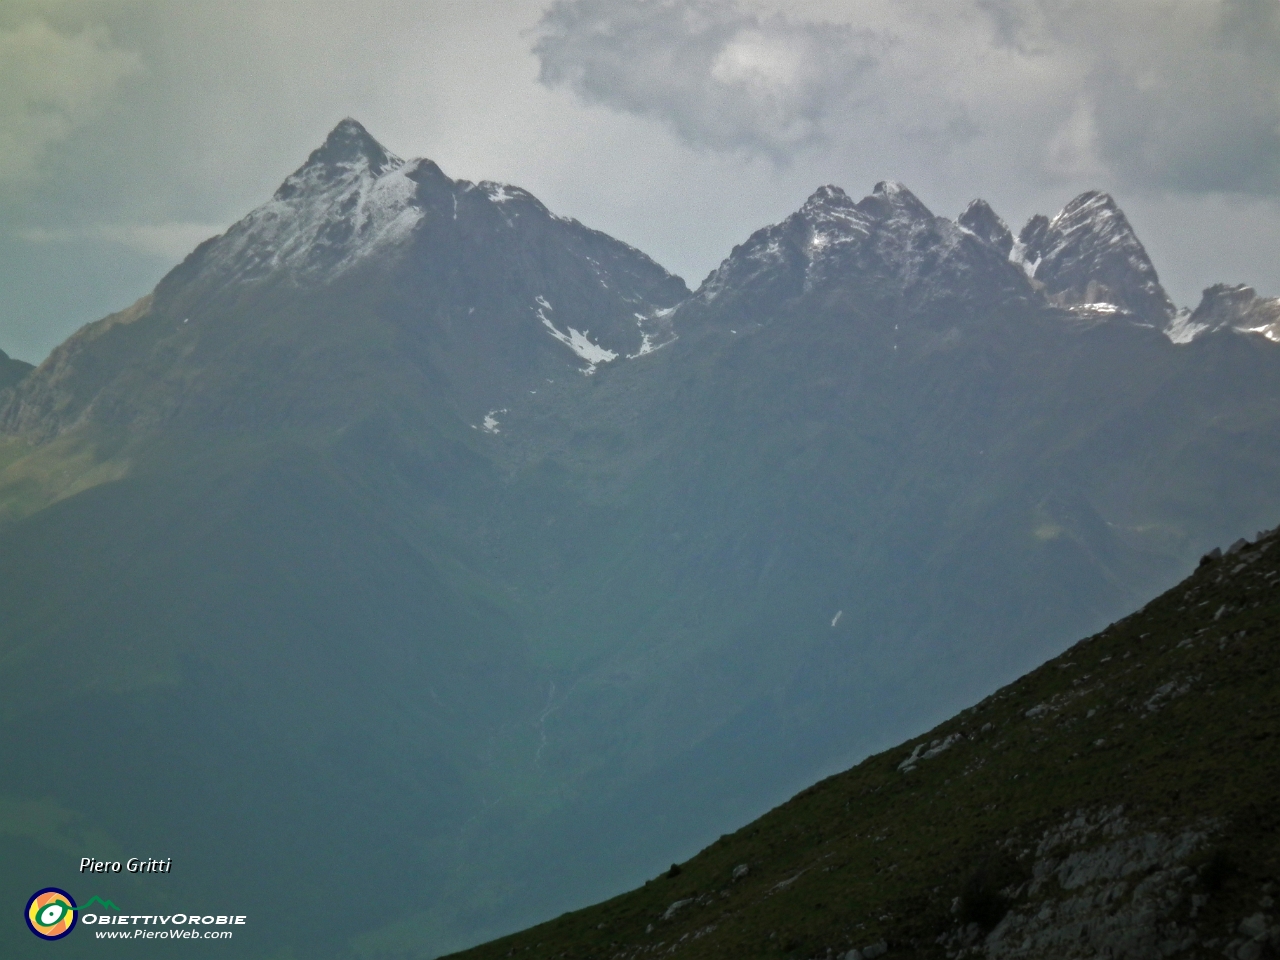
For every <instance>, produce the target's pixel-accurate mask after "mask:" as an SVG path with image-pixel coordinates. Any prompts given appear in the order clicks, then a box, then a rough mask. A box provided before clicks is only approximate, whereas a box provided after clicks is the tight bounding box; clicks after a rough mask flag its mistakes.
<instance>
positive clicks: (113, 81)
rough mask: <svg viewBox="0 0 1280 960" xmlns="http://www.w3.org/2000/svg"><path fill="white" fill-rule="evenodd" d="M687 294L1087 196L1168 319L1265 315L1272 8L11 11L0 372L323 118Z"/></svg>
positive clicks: (639, 2)
mask: <svg viewBox="0 0 1280 960" xmlns="http://www.w3.org/2000/svg"><path fill="white" fill-rule="evenodd" d="M348 115H350V116H353V117H355V118H357V119H358V120H360V121H361V122H362V123H363V124H364V125H365V126H366V127H367V128H368V129H369V131H370V132H371V133H372V134H373V135H374V136H375V137H377V138H378V139H379V140H381V141H382V142H383V143H384V144H385V145H386V146H387V148H388V149H390V150H392V151H394V152H396V153H398V154H400V155H401V156H405V157H411V156H426V157H430V158H432V159H434V160H435V161H436V162H438V163H439V164H440V165H441V167H442V168H443V169H444V170H445V172H446V173H448V174H449V175H450V176H453V177H457V178H465V179H468V180H482V179H492V180H502V181H506V182H510V183H515V184H519V185H520V186H523V187H525V188H527V189H529V190H531V191H532V192H533V193H534V194H536V195H537V196H539V197H540V198H541V199H542V200H543V201H544V202H545V203H546V204H547V205H548V206H549V207H551V209H553V210H554V211H556V212H558V213H562V214H566V215H569V216H574V217H577V218H578V219H579V220H582V221H583V222H584V223H586V224H588V225H590V226H594V227H598V228H600V229H602V230H605V231H607V232H609V233H611V234H613V235H615V236H617V237H619V238H621V239H623V240H626V241H627V242H629V243H632V244H634V245H635V246H638V247H640V248H641V249H642V250H644V251H645V252H647V253H649V254H650V255H651V256H653V257H654V258H655V259H657V260H658V261H660V262H661V263H663V264H664V265H665V266H666V267H668V269H671V270H673V271H675V272H676V273H679V274H681V275H682V276H684V277H685V279H686V280H687V281H688V282H689V283H690V285H691V286H696V285H697V284H698V282H699V281H700V280H701V279H702V277H703V276H705V274H706V273H707V272H708V271H709V270H710V269H711V268H712V267H714V266H715V265H716V264H717V263H718V262H719V261H720V260H721V259H722V258H723V257H724V256H725V255H727V254H728V252H729V250H730V248H731V247H732V246H733V245H734V244H735V243H739V242H741V241H742V240H743V239H745V238H746V236H747V235H748V234H749V233H750V232H751V231H752V230H754V229H756V228H757V227H760V226H763V225H764V224H766V223H770V222H773V221H776V220H778V219H781V218H782V217H784V216H786V215H787V214H788V213H790V212H791V211H792V210H794V209H795V208H796V207H798V206H799V205H800V204H801V203H802V202H803V201H804V199H805V197H806V196H808V194H809V193H811V192H812V191H813V189H814V188H815V187H817V186H819V185H821V184H824V183H835V184H838V185H840V186H842V187H844V188H845V189H846V190H847V191H848V192H849V193H851V194H853V195H855V196H860V195H862V194H864V193H866V192H868V191H869V190H870V189H871V187H872V185H873V184H874V183H875V182H876V181H877V180H882V179H897V180H902V181H903V182H905V183H906V184H907V185H908V186H910V187H911V188H912V189H913V190H914V191H915V192H916V193H917V194H918V195H919V196H920V197H921V199H922V200H923V201H924V202H925V203H926V204H927V205H928V206H929V207H930V208H931V209H933V210H934V212H935V213H939V214H943V215H946V216H951V217H954V216H956V215H957V214H958V213H959V212H960V210H961V209H963V207H964V205H965V204H966V203H967V202H968V201H969V200H970V199H972V198H974V197H976V196H982V197H985V198H986V199H988V200H989V201H990V202H991V203H992V204H993V206H994V207H995V208H996V210H997V211H998V212H999V213H1001V214H1002V215H1003V216H1004V217H1005V219H1006V220H1008V221H1009V223H1010V225H1011V226H1012V227H1013V228H1014V230H1015V231H1016V230H1017V229H1018V228H1019V227H1020V226H1021V224H1022V223H1023V222H1024V221H1025V220H1026V218H1027V217H1029V216H1030V215H1031V214H1033V213H1036V212H1044V213H1048V214H1053V213H1054V212H1056V211H1057V210H1058V209H1059V208H1060V207H1061V206H1062V205H1063V204H1064V203H1065V202H1066V201H1067V200H1068V199H1070V198H1071V197H1072V196H1073V195H1075V194H1076V193H1078V192H1080V191H1082V190H1085V189H1089V188H1095V187H1100V188H1103V189H1106V190H1109V191H1111V192H1112V193H1113V194H1114V195H1115V196H1116V198H1117V199H1118V201H1119V202H1120V204H1121V205H1122V206H1123V207H1124V209H1125V210H1126V211H1127V212H1128V214H1129V217H1130V219H1131V221H1132V222H1133V223H1134V225H1135V227H1136V228H1137V230H1138V233H1139V236H1140V237H1141V239H1142V240H1143V241H1144V242H1145V243H1146V245H1147V248H1148V250H1149V251H1150V253H1151V255H1152V257H1153V259H1154V260H1155V263H1156V267H1157V269H1158V270H1159V272H1160V275H1161V278H1162V280H1163V281H1164V283H1165V285H1166V287H1167V288H1168V289H1169V291H1170V293H1171V294H1172V296H1173V298H1174V300H1175V301H1176V302H1178V303H1179V304H1186V305H1191V306H1194V304H1195V302H1196V301H1197V300H1198V298H1199V291H1200V289H1201V288H1202V287H1204V286H1206V285H1208V284H1209V283H1212V282H1216V281H1228V282H1248V283H1251V284H1253V285H1254V286H1256V287H1257V288H1258V289H1259V291H1260V292H1262V293H1264V294H1267V295H1270V296H1276V295H1280V199H1278V198H1280V0H1123V2H1120V3H1117V2H1116V0H1097V2H1095V0H927V2H926V0H859V2H854V0H844V2H836V0H791V2H788V3H776V2H772V0H769V2H764V0H762V2H756V3H748V2H729V0H556V2H549V0H465V2H441V0H420V2H407V0H361V2H358V3H346V2H342V3H340V2H334V0H290V2H270V0H219V2H218V3H215V4H210V3H190V2H187V0H181V2H168V0H4V2H3V4H0V349H3V350H6V351H7V352H9V353H11V354H13V355H15V356H19V357H21V358H23V359H26V360H31V361H33V362H37V361H39V360H41V359H43V357H44V356H45V355H46V354H47V353H48V351H49V350H50V349H51V348H52V347H53V346H55V345H56V344H57V343H58V342H60V341H61V340H62V339H64V338H65V337H66V336H67V335H68V334H69V333H71V332H72V331H73V330H74V329H76V328H77V327H78V326H80V325H81V324H83V323H85V322H87V321H89V320H93V319H96V318H98V317H100V316H102V315H104V314H106V313H108V312H110V311H113V310H117V309H120V308H122V307H124V306H127V305H128V304H129V303H130V302H132V301H133V300H135V299H136V298H137V297H139V296H141V295H142V294H144V293H146V292H147V291H148V290H149V289H150V288H151V287H152V286H153V285H154V284H155V282H156V281H157V280H158V279H159V278H160V277H161V276H162V275H163V274H164V273H165V271H166V270H167V269H169V268H170V267H171V266H173V265H174V264H175V263H177V262H178V261H179V260H180V259H181V258H182V256H183V255H184V254H185V253H186V252H187V251H188V250H190V248H191V247H193V246H194V245H195V244H196V243H197V242H198V241H199V240H201V239H203V238H204V237H206V236H211V235H213V234H214V233H218V232H220V231H221V230H223V229H225V228H226V227H227V226H228V225H229V224H231V223H232V222H234V221H235V220H237V219H238V218H239V217H241V216H243V215H244V214H245V213H246V212H248V211H249V210H250V209H252V208H253V207H254V206H256V205H257V204H259V203H261V202H263V201H264V200H266V199H267V198H268V197H269V196H270V194H271V193H272V191H273V190H274V189H275V187H276V186H277V185H278V184H279V182H280V181H281V180H282V179H283V178H284V177H285V176H286V175H288V174H289V172H290V171H292V170H293V169H294V168H295V167H297V166H298V165H299V164H300V163H301V162H302V161H303V160H304V159H305V158H306V156H307V154H308V153H309V152H310V150H312V149H313V148H314V147H315V146H317V145H318V144H319V143H320V142H321V141H322V140H323V139H324V136H325V134H326V133H327V132H328V130H329V129H330V128H331V127H332V126H333V125H334V124H335V123H336V122H337V121H338V120H340V119H341V118H342V117H344V116H348Z"/></svg>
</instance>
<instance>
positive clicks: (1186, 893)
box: [459, 533, 1280, 960]
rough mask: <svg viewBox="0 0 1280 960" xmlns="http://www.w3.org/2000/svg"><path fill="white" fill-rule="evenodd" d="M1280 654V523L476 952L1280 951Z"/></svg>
mask: <svg viewBox="0 0 1280 960" xmlns="http://www.w3.org/2000/svg"><path fill="white" fill-rule="evenodd" d="M1278 666H1280V537H1278V536H1277V535H1275V534H1274V533H1273V534H1269V535H1266V536H1263V537H1260V538H1259V540H1258V541H1257V542H1256V543H1254V544H1250V545H1246V546H1244V547H1243V549H1238V550H1236V551H1235V552H1232V553H1229V554H1228V555H1227V556H1225V557H1222V558H1221V559H1217V560H1215V561H1210V562H1207V563H1205V564H1203V565H1202V566H1201V567H1200V568H1199V569H1198V570H1197V571H1196V573H1195V574H1194V575H1193V576H1191V577H1190V578H1188V579H1187V580H1186V581H1184V582H1183V583H1181V584H1179V585H1178V586H1177V587H1175V588H1174V589H1172V590H1170V591H1168V592H1167V593H1165V594H1164V595H1162V596H1160V597H1159V598H1157V599H1156V600H1154V601H1152V602H1151V603H1149V604H1148V605H1147V606H1146V607H1144V608H1143V609H1142V610H1141V611H1139V612H1138V613H1135V614H1133V615H1132V616H1129V617H1127V618H1125V619H1124V620H1121V621H1119V622H1117V623H1115V624H1113V625H1111V626H1110V627H1108V628H1107V629H1106V630H1104V631H1102V632H1101V633H1099V634H1097V635H1095V636H1092V637H1090V638H1088V639H1086V640H1083V641H1081V642H1080V643H1078V644H1076V645H1075V646H1073V647H1072V648H1071V649H1069V650H1068V651H1067V652H1066V653H1064V654H1062V655H1061V656H1059V657H1057V658H1055V659H1053V660H1051V661H1050V662H1048V663H1046V664H1044V665H1043V666H1042V667H1040V668H1038V669H1036V670H1034V671H1032V672H1031V673H1030V674H1028V675H1026V676H1025V677H1023V678H1021V679H1020V680H1018V681H1016V682H1015V683H1013V684H1010V685H1009V686H1007V687H1005V688H1003V689H1001V690H999V691H998V692H996V693H995V694H993V695H992V696H990V697H988V698H987V699H985V700H983V701H982V702H981V703H979V704H978V705H977V706H975V707H972V708H969V709H967V710H964V711H962V712H961V713H960V714H959V715H957V716H956V717H954V718H952V719H951V720H948V721H947V722H945V723H943V724H941V725H939V726H938V727H936V728H935V729H933V730H931V731H930V732H929V733H927V734H926V735H924V736H923V737H921V738H918V739H914V740H912V741H909V742H907V743H903V744H901V745H900V746H898V747H896V748H894V749H892V750H888V751H886V752H884V753H881V754H879V755H876V756H873V757H870V758H869V759H867V760H866V761H864V762H863V763H861V764H859V765H858V766H856V767H854V768H853V769H851V770H849V771H847V772H845V773H841V774H838V775H836V776H833V777H830V778H828V779H826V780H824V781H822V782H820V783H818V784H815V785H814V786H812V787H810V788H808V789H806V790H804V791H803V792H802V793H800V794H799V795H797V796H796V797H795V798H793V799H792V800H790V801H788V802H787V803H785V804H783V805H782V806H780V807H778V808H777V809H775V810H773V811H771V812H770V813H768V814H767V815H765V816H764V817H761V818H760V819H759V820H757V821H755V822H753V823H751V824H748V825H747V826H745V827H743V828H742V829H740V830H738V831H736V832H735V833H733V834H730V835H726V836H723V837H721V838H720V840H718V841H717V842H716V843H714V844H712V845H711V846H710V847H708V848H707V849H705V850H703V851H702V852H701V853H699V854H698V855H697V856H695V857H693V858H692V859H691V860H689V861H688V862H686V863H684V864H681V865H679V866H678V867H673V868H672V869H671V870H670V871H669V872H667V873H665V874H664V875H661V876H658V877H656V878H654V879H652V880H649V881H647V882H646V883H645V884H644V886H643V887H642V888H640V889H638V890H635V891H633V892H631V893H627V894H624V895H623V896H620V897H616V898H614V899H612V900H609V901H607V902H605V903H601V904H599V905H597V906H594V907H591V908H589V909H586V910H582V911H578V912H576V913H571V914H566V915H564V916H562V917H560V918H559V919H557V920H554V921H551V922H549V923H545V924H542V925H540V926H538V927H534V928H532V929H530V930H527V931H524V932H522V933H520V934H517V935H514V936H511V937H506V938H503V939H501V940H497V941H494V942H492V943H489V944H486V945H484V946H482V947H478V948H475V949H473V950H470V951H467V952H466V953H463V954H460V955H459V956H463V957H468V958H476V960H481V958H489V957H492V958H499V957H513V956H514V957H565V958H574V957H581V958H585V957H600V958H603V957H618V958H622V957H626V958H630V957H644V956H659V955H661V956H667V955H675V956H682V957H708V958H710V957H768V956H781V957H830V956H833V955H840V956H843V955H844V954H846V953H847V952H848V951H851V950H854V949H857V950H859V953H860V954H861V955H862V956H864V957H874V956H876V955H878V954H879V953H880V951H881V949H882V947H881V945H882V944H883V946H885V947H887V948H888V951H889V953H890V954H897V955H903V956H935V957H939V958H941V957H944V956H945V957H950V958H954V957H958V956H967V955H975V956H979V955H986V956H989V957H1071V956H1088V955H1093V954H1105V955H1110V956H1115V957H1133V958H1138V957H1158V956H1173V955H1177V956H1195V955H1201V954H1202V953H1203V952H1205V951H1211V952H1214V953H1222V952H1225V953H1226V955H1227V956H1229V957H1240V958H1247V957H1253V958H1257V957H1260V956H1265V955H1268V954H1267V952H1266V951H1267V950H1273V949H1275V948H1276V947H1277V946H1280V925H1277V922H1276V917H1277V915H1278V913H1280V911H1277V910H1276V909H1275V901H1274V896H1273V895H1274V894H1275V893H1276V892H1277V891H1276V883H1277V881H1280V829H1278V828H1280V813H1278V811H1280V754H1277V751H1276V738H1277V737H1280V687H1278V686H1277V682H1276V678H1277V667H1278ZM913 758H914V759H913ZM620 827H621V828H623V829H625V827H624V826H623V825H620ZM868 947H869V948H870V949H868Z"/></svg>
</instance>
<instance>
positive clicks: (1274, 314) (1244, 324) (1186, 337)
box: [1164, 283, 1280, 344]
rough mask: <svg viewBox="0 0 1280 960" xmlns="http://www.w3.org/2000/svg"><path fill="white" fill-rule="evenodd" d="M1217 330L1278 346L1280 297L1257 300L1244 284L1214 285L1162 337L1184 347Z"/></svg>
mask: <svg viewBox="0 0 1280 960" xmlns="http://www.w3.org/2000/svg"><path fill="white" fill-rule="evenodd" d="M1217 330H1231V331H1234V332H1236V333H1255V334H1261V335H1262V336H1264V337H1266V338H1267V339H1268V340H1270V341H1272V342H1280V297H1277V298H1267V297H1260V296H1258V293H1257V291H1256V290H1254V289H1253V287H1250V286H1246V285H1245V284H1243V283H1240V284H1236V285H1234V286H1232V285H1230V284H1226V283H1215V284H1214V285H1213V286H1212V287H1208V288H1206V289H1205V291H1204V295H1203V296H1202V297H1201V299H1200V305H1199V306H1198V307H1196V309H1195V311H1194V312H1191V311H1187V310H1180V311H1178V313H1177V314H1176V315H1175V316H1174V317H1173V319H1172V320H1171V321H1170V323H1169V325H1168V326H1167V327H1165V331H1164V333H1165V336H1167V337H1168V338H1169V339H1170V340H1172V341H1173V342H1174V343H1179V344H1185V343H1190V342H1191V341H1193V340H1195V339H1196V338H1197V337H1199V336H1200V335H1202V334H1205V333H1212V332H1214V331H1217Z"/></svg>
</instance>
